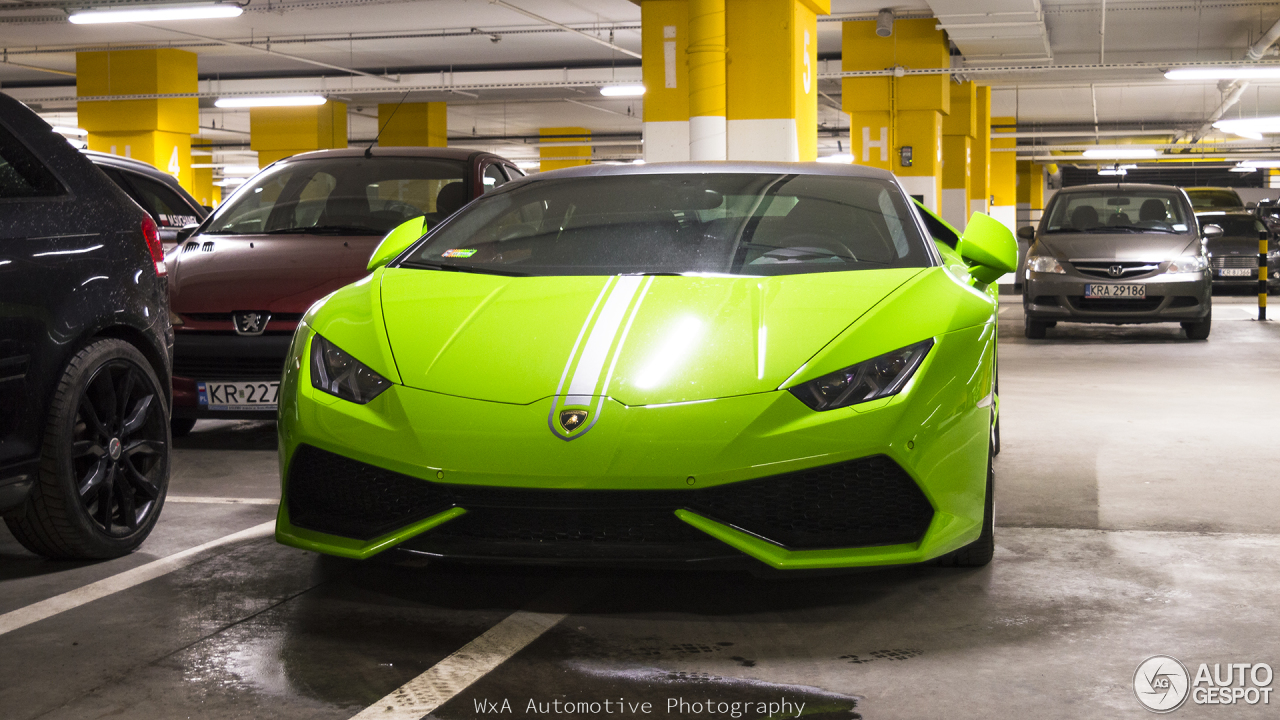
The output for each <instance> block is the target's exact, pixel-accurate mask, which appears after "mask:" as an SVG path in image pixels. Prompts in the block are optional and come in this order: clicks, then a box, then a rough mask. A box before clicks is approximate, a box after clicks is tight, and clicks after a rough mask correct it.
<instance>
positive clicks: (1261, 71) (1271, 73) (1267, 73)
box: [1164, 65, 1280, 80]
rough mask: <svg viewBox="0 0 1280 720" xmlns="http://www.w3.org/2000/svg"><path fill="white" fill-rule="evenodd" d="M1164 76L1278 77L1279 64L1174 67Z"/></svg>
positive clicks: (1234, 78) (1186, 78)
mask: <svg viewBox="0 0 1280 720" xmlns="http://www.w3.org/2000/svg"><path fill="white" fill-rule="evenodd" d="M1164 76H1165V77H1166V78H1168V79H1169V80H1263V79H1266V78H1280V65H1253V66H1249V67H1211V68H1176V69H1174V70H1169V71H1167V72H1166V73H1165V74H1164Z"/></svg>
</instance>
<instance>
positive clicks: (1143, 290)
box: [1084, 284, 1147, 299]
mask: <svg viewBox="0 0 1280 720" xmlns="http://www.w3.org/2000/svg"><path fill="white" fill-rule="evenodd" d="M1084 296H1085V297H1087V298H1138V299H1142V298H1145V297H1146V296H1147V286H1146V285H1096V284H1093V285H1085V286H1084Z"/></svg>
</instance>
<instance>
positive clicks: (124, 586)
mask: <svg viewBox="0 0 1280 720" xmlns="http://www.w3.org/2000/svg"><path fill="white" fill-rule="evenodd" d="M275 527H276V521H275V520H270V521H268V522H264V523H262V524H261V525H254V526H253V527H251V528H249V529H248V530H241V531H240V532H237V533H231V534H230V535H224V536H222V537H220V538H218V539H216V540H210V541H209V542H207V543H204V544H203V545H197V546H195V547H193V548H188V549H186V550H183V551H181V552H177V553H174V554H172V555H167V556H165V557H162V558H160V559H159V560H153V561H151V562H149V563H147V564H146V565H141V566H139V567H136V568H134V569H132V570H126V571H124V572H122V573H120V574H118V575H112V576H111V577H108V578H103V579H102V580H99V581H97V582H93V583H89V584H88V585H85V586H83V587H78V588H76V589H75V590H71V591H68V592H65V593H62V594H61V595H55V596H53V597H51V598H49V599H47V600H41V601H40V602H38V603H34V604H31V605H28V606H26V607H24V608H19V609H17V610H14V611H12V612H7V613H5V614H3V615H0V635H4V634H5V633H8V632H12V631H14V630H17V629H18V628H21V627H26V626H27V625H30V624H31V623H34V622H39V621H41V620H44V619H45V618H49V617H53V616H54V615H57V614H59V613H63V612H66V611H68V610H73V609H75V608H78V607H80V606H81V605H84V604H86V603H91V602H93V601H94V600H98V599H100V598H104V597H107V596H108V595H113V594H115V593H118V592H120V591H121V590H128V589H129V588H131V587H133V586H135V585H141V584H142V583H144V582H146V581H148V580H154V579H155V578H158V577H160V576H162V575H167V574H169V573H171V572H173V571H174V570H179V569H181V568H184V567H186V566H187V565H190V564H192V563H194V562H196V561H197V560H199V559H200V558H199V557H198V556H199V555H200V554H201V553H203V552H204V551H206V550H211V549H213V548H216V547H220V546H222V545H229V544H231V543H235V542H240V541H241V540H255V539H257V538H263V537H267V536H269V535H271V534H272V533H274V532H275Z"/></svg>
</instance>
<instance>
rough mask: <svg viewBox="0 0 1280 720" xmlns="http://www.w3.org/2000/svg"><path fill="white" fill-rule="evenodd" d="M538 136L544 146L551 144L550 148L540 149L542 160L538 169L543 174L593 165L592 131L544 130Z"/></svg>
mask: <svg viewBox="0 0 1280 720" xmlns="http://www.w3.org/2000/svg"><path fill="white" fill-rule="evenodd" d="M538 134H539V135H541V136H542V138H543V139H542V143H544V145H545V144H550V147H545V146H544V147H540V148H538V157H539V158H541V162H540V163H539V164H538V169H539V170H541V171H542V172H546V171H547V170H559V169H560V168H567V167H577V166H579V165H590V164H591V131H590V130H588V129H586V128H580V127H556V128H542V129H540V130H539V131H538ZM560 143H567V144H568V145H569V146H568V147H566V146H565V145H561V144H560ZM575 143H576V144H575Z"/></svg>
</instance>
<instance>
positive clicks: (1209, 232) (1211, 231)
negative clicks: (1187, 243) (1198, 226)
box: [1201, 224, 1222, 240]
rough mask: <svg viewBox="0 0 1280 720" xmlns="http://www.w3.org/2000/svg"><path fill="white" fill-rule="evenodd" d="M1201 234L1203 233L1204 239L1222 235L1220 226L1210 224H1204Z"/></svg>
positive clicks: (1214, 238)
mask: <svg viewBox="0 0 1280 720" xmlns="http://www.w3.org/2000/svg"><path fill="white" fill-rule="evenodd" d="M1201 234H1202V235H1204V239H1205V240H1217V239H1218V238H1220V237H1222V227H1221V226H1220V225H1212V224H1210V225H1205V226H1204V229H1203V230H1202V231H1201Z"/></svg>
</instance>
